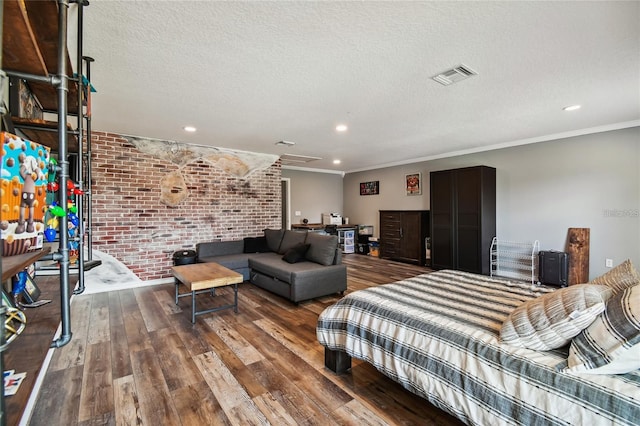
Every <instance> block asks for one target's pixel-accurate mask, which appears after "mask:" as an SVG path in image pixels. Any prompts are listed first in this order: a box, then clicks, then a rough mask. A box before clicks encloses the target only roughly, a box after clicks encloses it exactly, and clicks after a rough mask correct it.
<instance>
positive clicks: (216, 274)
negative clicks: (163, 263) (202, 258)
mask: <svg viewBox="0 0 640 426" xmlns="http://www.w3.org/2000/svg"><path fill="white" fill-rule="evenodd" d="M171 269H172V270H173V276H174V277H175V278H176V305H177V304H178V299H179V298H181V297H185V296H189V293H183V294H179V293H178V286H179V285H180V283H182V284H184V285H185V286H186V287H187V288H188V289H189V291H190V292H191V322H192V323H195V322H196V315H202V314H208V313H210V312H215V311H220V310H222V309H229V308H233V310H234V312H235V313H238V284H239V283H241V282H242V281H243V278H242V274H239V273H237V272H235V271H232V270H231V269H227V268H225V267H224V266H222V265H218V264H217V263H214V262H206V263H195V264H192V265H180V266H173V267H171ZM228 285H233V286H234V288H233V292H234V296H233V304H232V305H224V306H219V307H216V308H211V309H205V310H203V311H198V310H196V294H201V293H205V292H209V291H211V292H212V294H213V295H215V289H216V287H225V286H228Z"/></svg>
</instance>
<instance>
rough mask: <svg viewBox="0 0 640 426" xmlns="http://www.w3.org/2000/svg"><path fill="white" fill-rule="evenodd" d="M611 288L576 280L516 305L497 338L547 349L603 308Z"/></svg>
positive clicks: (573, 333) (585, 324) (566, 339)
mask: <svg viewBox="0 0 640 426" xmlns="http://www.w3.org/2000/svg"><path fill="white" fill-rule="evenodd" d="M610 294H611V290H610V289H609V288H608V287H606V286H602V285H592V284H578V285H573V286H570V287H566V288H562V289H559V290H556V291H554V292H552V293H548V294H545V295H543V296H540V297H537V298H535V299H532V300H529V301H527V302H525V303H523V304H522V305H520V306H518V307H517V308H516V309H515V310H514V311H513V312H511V314H509V316H508V317H507V319H506V320H505V322H504V323H503V324H502V327H501V329H500V340H501V341H502V342H504V343H507V344H509V345H514V346H521V347H524V348H529V349H535V350H543V351H546V350H551V349H556V348H559V347H562V346H564V345H566V344H567V343H569V342H570V341H571V339H572V338H573V337H575V336H577V335H578V334H579V333H580V332H581V331H582V330H584V329H585V328H587V327H588V326H589V325H590V324H591V323H592V322H593V321H594V320H595V319H596V317H597V316H598V315H599V314H600V313H601V312H602V311H604V309H605V303H604V302H605V300H606V299H607V297H608V296H609V295H610Z"/></svg>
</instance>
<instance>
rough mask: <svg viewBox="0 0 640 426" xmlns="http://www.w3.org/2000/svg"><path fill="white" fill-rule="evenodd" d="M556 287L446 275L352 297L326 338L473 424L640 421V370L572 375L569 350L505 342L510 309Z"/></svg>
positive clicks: (323, 330) (321, 322) (327, 322)
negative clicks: (565, 364)
mask: <svg viewBox="0 0 640 426" xmlns="http://www.w3.org/2000/svg"><path fill="white" fill-rule="evenodd" d="M549 291H553V289H552V288H548V287H544V286H540V287H536V286H532V285H531V284H527V283H522V282H518V281H508V280H504V279H500V278H491V277H487V276H482V275H475V274H469V273H465V272H460V271H439V272H435V273H431V274H425V275H420V276H417V277H414V278H411V279H407V280H403V281H398V282H396V283H392V284H386V285H381V286H377V287H372V288H369V289H367V290H361V291H357V292H354V293H351V294H349V295H348V296H346V297H344V298H343V299H341V300H340V301H338V302H337V303H336V304H335V305H332V306H330V307H328V308H327V309H326V310H325V311H324V312H322V314H321V315H320V317H319V319H318V326H317V337H318V341H319V342H320V343H321V344H322V345H323V346H325V347H327V348H329V349H333V350H342V351H346V352H347V353H348V354H349V355H351V356H352V357H354V358H358V359H362V360H365V361H367V362H369V363H371V364H372V365H374V366H375V367H376V368H377V369H378V370H379V371H381V372H382V373H383V374H385V375H386V376H388V377H390V378H392V379H393V380H395V381H397V382H399V383H401V384H402V385H403V386H404V387H405V388H406V389H408V390H410V391H411V392H414V393H416V394H418V395H420V396H422V397H424V398H425V399H427V400H428V401H430V402H431V403H432V404H434V405H435V406H437V407H440V408H441V409H443V410H445V411H447V412H449V413H451V414H453V415H454V416H456V417H458V418H459V419H461V420H462V421H464V422H465V423H467V424H472V425H473V424H477V425H499V424H505V425H507V424H508V425H568V424H571V425H590V426H595V425H609V424H616V425H617V424H619V425H638V424H640V374H638V371H635V372H633V373H629V374H625V375H604V376H602V375H585V374H582V375H570V374H567V373H562V372H557V371H556V369H555V367H556V365H558V364H559V363H561V362H562V361H564V360H565V359H566V357H567V352H568V350H567V348H563V349H560V350H555V351H544V352H543V351H533V350H529V349H523V348H517V347H513V346H509V345H505V344H500V343H499V341H498V336H499V332H500V326H501V324H502V322H503V321H504V320H505V319H506V317H507V316H508V315H509V313H510V312H511V311H512V310H513V309H514V308H516V307H517V306H518V305H520V304H521V303H522V302H524V301H526V300H529V299H531V298H534V297H537V296H539V295H541V294H543V293H546V292H549Z"/></svg>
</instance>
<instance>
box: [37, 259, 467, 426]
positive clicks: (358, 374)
mask: <svg viewBox="0 0 640 426" xmlns="http://www.w3.org/2000/svg"><path fill="white" fill-rule="evenodd" d="M343 261H344V264H345V265H347V270H348V289H347V291H346V292H345V293H351V292H353V291H356V290H359V289H363V288H368V287H370V286H373V285H378V284H383V283H387V282H392V281H395V280H397V279H404V278H407V277H410V276H414V275H417V274H420V273H424V272H428V271H429V270H428V269H427V268H424V267H418V266H415V265H406V264H399V263H396V262H392V261H388V260H384V259H377V258H371V257H369V256H361V255H345V256H344V257H343ZM173 290H174V286H173V284H163V285H158V286H150V287H141V288H138V289H135V290H121V291H117V292H113V293H108V294H107V295H106V296H105V295H101V296H98V295H83V296H79V297H75V298H74V302H73V304H72V313H73V314H74V315H73V317H72V319H73V320H76V319H77V320H78V321H79V324H75V323H74V325H73V326H74V330H75V332H74V335H73V339H72V341H71V343H69V344H68V345H67V346H65V347H63V348H61V349H57V350H56V351H55V352H54V360H56V356H57V357H58V358H57V360H56V361H55V362H54V363H53V364H52V367H51V368H50V371H49V372H48V374H47V377H46V378H45V381H44V384H43V388H42V391H41V393H40V396H39V398H38V401H37V403H36V409H35V412H34V417H33V419H34V420H33V421H32V422H31V424H33V425H39V424H52V423H51V422H50V420H51V419H52V418H55V419H56V420H55V422H53V424H65V425H83V426H84V425H90V424H92V425H93V424H117V425H120V424H123V425H124V424H126V425H172V424H175V425H179V424H182V425H192V424H193V425H200V424H243V425H244V424H266V422H269V423H271V424H278V425H281V424H282V425H285V424H296V425H324V424H352V425H361V424H368V425H385V424H389V425H396V424H402V425H424V424H429V425H442V426H459V425H460V422H458V421H457V420H456V419H453V418H452V417H451V416H449V415H448V414H446V413H444V412H442V411H440V410H438V409H436V408H435V407H433V406H431V405H430V404H429V403H428V402H427V401H425V400H424V399H422V398H420V397H418V396H416V395H414V394H412V393H410V392H408V391H406V390H405V389H403V388H402V387H401V386H400V385H398V384H397V383H394V382H392V381H391V380H390V379H388V378H386V377H384V376H383V375H382V374H380V373H379V372H378V371H377V370H376V369H375V368H374V367H372V366H371V365H370V364H368V363H366V362H364V361H360V360H353V364H352V365H353V368H352V369H351V371H349V372H348V373H346V374H343V375H340V376H337V375H335V374H334V373H333V372H331V371H330V370H328V369H326V368H325V367H324V350H323V348H322V346H321V345H320V344H319V343H318V342H317V339H316V335H315V327H316V323H317V318H318V315H319V313H320V312H322V310H324V309H325V308H326V307H327V306H330V305H331V304H333V303H335V302H336V301H337V300H339V299H340V297H341V296H340V295H338V294H336V295H329V296H325V297H322V298H318V299H315V300H311V301H304V302H302V303H299V304H295V303H291V302H289V301H288V300H286V299H284V298H282V297H280V296H277V295H274V294H271V293H269V292H266V291H264V290H262V289H260V288H258V287H256V286H254V285H252V284H250V283H247V282H245V283H242V284H240V285H239V312H238V313H234V312H233V310H224V311H219V312H215V313H210V314H206V315H202V316H198V317H197V319H196V323H195V324H191V315H190V309H191V300H190V298H188V297H185V298H182V299H180V305H179V306H175V303H174V301H173ZM232 297H233V291H232V289H231V288H230V287H226V288H220V289H217V291H216V296H215V297H212V296H211V295H209V294H203V295H199V296H198V307H199V308H203V309H204V308H208V307H214V306H217V305H220V304H223V303H229V302H230V301H231V300H232ZM94 310H95V311H94ZM92 321H98V322H99V323H100V324H99V326H98V329H96V330H89V328H90V327H91V324H90V323H91V322H92ZM105 330H106V331H107V333H106V334H105ZM90 333H91V340H92V341H96V342H97V343H95V344H89V345H88V344H87V339H88V338H89V334H90ZM63 351H66V352H63ZM58 353H59V354H63V355H64V356H62V355H57V354H58ZM92 366H93V367H92ZM83 369H84V371H85V374H86V377H85V380H84V382H83V380H82V373H83ZM94 370H95V371H94ZM109 371H110V375H111V379H107V377H108V376H109ZM108 388H110V389H111V394H112V396H111V399H109V397H107V396H106V392H108V391H107V389H108ZM60 389H62V391H60ZM100 395H103V397H101V396H100ZM98 399H100V401H99V402H98ZM81 401H82V402H81ZM109 405H111V408H109V409H107V407H109ZM52 415H53V416H57V417H51V416H52ZM58 418H60V419H61V422H58ZM47 421H49V422H47Z"/></svg>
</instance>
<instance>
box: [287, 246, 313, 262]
mask: <svg viewBox="0 0 640 426" xmlns="http://www.w3.org/2000/svg"><path fill="white" fill-rule="evenodd" d="M307 250H309V244H303V243H300V244H297V245H295V246H293V247H291V248H290V249H289V250H287V252H286V253H285V254H284V256H282V260H284V261H285V262H288V263H298V262H302V261H303V260H307V259H306V257H305V254H307Z"/></svg>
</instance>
